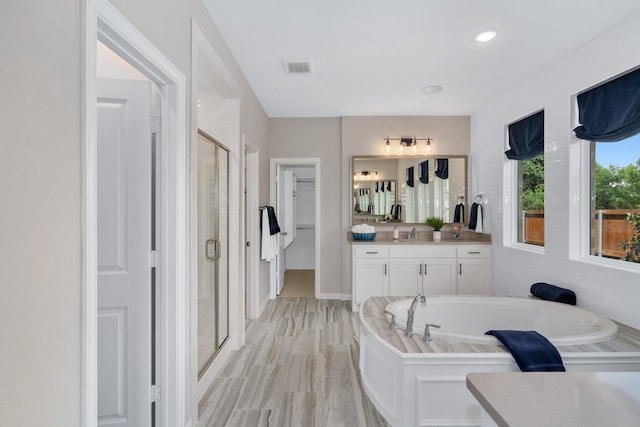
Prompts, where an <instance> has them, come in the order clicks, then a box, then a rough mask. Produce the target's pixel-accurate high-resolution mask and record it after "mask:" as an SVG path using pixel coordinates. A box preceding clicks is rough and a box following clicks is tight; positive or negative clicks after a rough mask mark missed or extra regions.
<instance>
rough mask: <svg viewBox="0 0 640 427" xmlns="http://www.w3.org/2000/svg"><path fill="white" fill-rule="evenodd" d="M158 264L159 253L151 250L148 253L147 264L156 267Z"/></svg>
mask: <svg viewBox="0 0 640 427" xmlns="http://www.w3.org/2000/svg"><path fill="white" fill-rule="evenodd" d="M158 264H160V255H159V254H158V251H151V252H150V253H149V265H150V266H151V268H153V267H157V266H158Z"/></svg>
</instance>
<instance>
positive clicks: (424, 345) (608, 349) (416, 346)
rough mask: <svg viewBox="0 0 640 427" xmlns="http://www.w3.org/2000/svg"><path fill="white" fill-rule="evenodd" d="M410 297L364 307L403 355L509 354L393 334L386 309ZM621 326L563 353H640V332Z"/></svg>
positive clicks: (380, 299) (370, 321) (379, 332)
mask: <svg viewBox="0 0 640 427" xmlns="http://www.w3.org/2000/svg"><path fill="white" fill-rule="evenodd" d="M406 298H410V297H372V298H369V299H368V300H366V301H365V302H364V304H362V307H361V308H360V310H361V311H362V317H363V319H364V320H365V321H366V322H367V323H368V325H369V326H370V327H371V328H372V329H373V330H374V331H375V333H376V334H377V335H378V336H379V337H380V338H382V339H383V340H385V341H386V342H387V343H388V344H389V345H391V346H392V347H393V348H395V349H396V350H398V351H400V352H403V353H507V352H508V350H507V349H505V348H504V347H503V346H495V345H485V344H470V343H462V342H453V341H447V340H444V339H439V338H436V337H434V338H433V341H431V342H425V341H424V340H423V339H422V336H420V335H417V334H416V335H415V336H414V337H413V338H407V337H405V336H404V331H402V330H400V329H398V330H397V331H396V332H393V331H391V330H389V322H388V321H387V319H386V318H385V317H384V313H383V311H384V308H385V307H386V306H387V304H389V303H390V302H393V301H397V300H401V299H406ZM616 324H617V325H618V334H617V335H616V337H615V338H613V339H611V340H609V341H603V342H599V343H595V344H580V345H568V346H558V347H557V348H558V351H559V352H560V353H585V352H588V353H593V352H605V353H623V352H634V353H635V352H640V331H639V330H637V329H634V328H631V327H629V326H627V325H624V324H622V323H618V322H616Z"/></svg>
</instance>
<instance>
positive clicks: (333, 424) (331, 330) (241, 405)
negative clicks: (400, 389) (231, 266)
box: [198, 298, 388, 427]
mask: <svg viewBox="0 0 640 427" xmlns="http://www.w3.org/2000/svg"><path fill="white" fill-rule="evenodd" d="M359 337H360V321H359V319H358V316H357V313H352V312H351V311H350V310H349V302H348V301H340V300H316V299H315V298H278V299H276V300H272V301H270V302H269V303H268V305H267V307H266V309H265V310H264V313H263V314H262V316H261V317H260V318H259V319H258V320H255V321H251V322H250V323H249V326H248V328H247V337H246V343H245V345H244V346H243V347H242V348H240V349H239V350H236V351H234V352H233V353H232V354H231V356H230V357H229V360H228V361H227V363H226V364H225V366H224V367H223V369H222V370H221V372H220V374H219V376H218V377H217V378H216V379H215V380H214V382H213V384H212V385H211V387H210V388H209V390H208V391H207V392H206V394H205V395H204V397H203V398H202V400H201V401H200V404H199V408H198V412H199V414H198V418H199V422H198V426H202V427H204V426H207V427H209V426H243V427H244V426H250V427H261V426H276V427H286V426H296V427H297V426H304V427H307V426H322V427H325V426H328V427H338V426H354V427H359V426H362V427H377V426H381V427H383V426H385V427H386V426H388V424H387V423H386V422H385V421H384V419H383V418H382V416H380V414H379V413H378V412H377V411H376V409H375V408H374V407H373V405H372V404H371V403H370V402H369V399H368V398H367V396H366V394H365V393H364V390H363V389H362V382H361V378H360V374H359V371H358V357H359Z"/></svg>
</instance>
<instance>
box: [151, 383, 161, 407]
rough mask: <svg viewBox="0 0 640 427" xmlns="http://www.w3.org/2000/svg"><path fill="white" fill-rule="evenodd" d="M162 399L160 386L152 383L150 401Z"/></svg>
mask: <svg viewBox="0 0 640 427" xmlns="http://www.w3.org/2000/svg"><path fill="white" fill-rule="evenodd" d="M159 401H160V386H159V385H155V384H154V385H152V386H151V387H149V403H153V402H159Z"/></svg>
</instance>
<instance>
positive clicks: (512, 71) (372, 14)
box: [203, 0, 640, 117]
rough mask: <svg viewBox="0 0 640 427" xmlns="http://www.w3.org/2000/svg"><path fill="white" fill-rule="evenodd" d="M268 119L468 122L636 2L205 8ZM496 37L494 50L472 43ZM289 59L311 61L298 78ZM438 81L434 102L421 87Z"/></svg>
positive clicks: (295, 2) (435, 0)
mask: <svg viewBox="0 0 640 427" xmlns="http://www.w3.org/2000/svg"><path fill="white" fill-rule="evenodd" d="M203 2H204V4H205V6H206V7H207V9H208V11H209V13H210V14H211V16H212V17H213V20H214V22H215V23H216V25H217V27H218V29H219V30H220V32H221V34H222V36H223V37H224V39H225V41H226V43H227V45H228V46H229V48H230V49H231V52H232V53H233V55H234V57H235V58H236V60H237V62H238V63H239V65H240V67H241V69H242V71H243V72H244V74H245V76H246V78H247V80H248V81H249V84H250V85H251V87H252V89H253V91H254V92H255V94H256V95H257V97H258V99H259V101H260V103H261V104H262V106H263V107H264V109H265V111H266V112H267V115H268V116H269V117H338V116H350V115H469V114H472V113H473V112H475V111H476V110H478V109H479V108H481V107H482V106H484V105H486V104H487V103H489V102H491V101H492V100H494V99H496V98H497V97H499V96H500V95H502V94H503V93H505V92H507V91H508V90H510V89H511V88H513V87H514V86H516V85H517V84H518V83H521V82H523V81H525V80H526V79H528V78H530V77H532V76H534V75H535V74H536V73H537V72H539V71H540V70H542V69H544V67H546V66H548V65H550V64H552V63H553V62H554V61H556V60H558V59H560V58H562V57H563V56H564V55H566V54H567V53H569V52H571V51H573V50H575V49H576V48H578V47H579V46H581V45H583V44H584V43H586V42H588V41H589V40H591V39H593V38H594V37H597V36H598V35H599V34H601V33H602V32H604V31H605V30H607V29H609V28H611V27H614V26H615V25H616V24H618V23H620V22H621V21H623V20H625V19H626V18H628V17H629V16H631V15H632V14H634V13H636V12H638V11H639V10H640V1H638V0H607V1H603V0H537V1H514V0H484V1H479V0H448V1H446V0H399V1H391V0H316V1H304V0H269V1H265V0H233V1H229V0H203ZM485 30H494V31H496V32H497V33H498V35H497V37H496V38H495V39H494V40H492V41H490V42H487V43H479V42H477V41H475V38H474V37H475V35H476V34H477V33H479V32H481V31H485ZM285 61H289V62H302V61H312V72H311V73H307V74H290V73H287V72H286V67H285V65H284V63H285ZM429 85H439V86H442V87H443V89H442V91H440V92H439V93H436V94H431V95H429V94H423V93H422V92H421V91H420V89H421V88H423V87H425V86H429Z"/></svg>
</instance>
